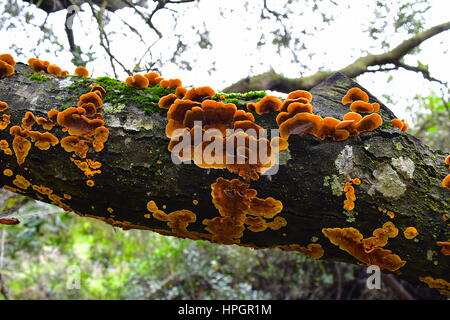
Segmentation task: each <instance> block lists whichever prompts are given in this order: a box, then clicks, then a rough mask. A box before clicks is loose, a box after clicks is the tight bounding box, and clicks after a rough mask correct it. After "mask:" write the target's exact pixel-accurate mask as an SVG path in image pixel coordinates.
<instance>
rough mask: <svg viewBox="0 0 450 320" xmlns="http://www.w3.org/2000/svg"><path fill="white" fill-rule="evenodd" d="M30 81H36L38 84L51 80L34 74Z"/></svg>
mask: <svg viewBox="0 0 450 320" xmlns="http://www.w3.org/2000/svg"><path fill="white" fill-rule="evenodd" d="M29 79H30V80H33V81H36V82H46V81H49V80H50V79H49V78H47V77H44V76H43V75H41V74H40V73H33V74H32V75H31V76H30V77H29Z"/></svg>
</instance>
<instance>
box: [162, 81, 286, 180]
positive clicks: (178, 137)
mask: <svg viewBox="0 0 450 320" xmlns="http://www.w3.org/2000/svg"><path fill="white" fill-rule="evenodd" d="M213 95H215V91H214V90H213V89H212V88H210V87H198V88H191V89H189V90H187V91H186V92H185V94H184V96H183V97H181V96H177V94H176V93H175V94H170V95H167V96H165V97H162V98H161V99H160V103H159V105H160V107H161V108H167V107H168V106H169V105H170V106H169V107H168V111H167V119H168V123H167V126H166V135H167V137H168V138H170V142H169V146H168V149H169V151H170V152H172V154H173V155H175V156H176V157H178V159H179V160H180V161H190V160H193V161H194V163H195V164H196V165H197V166H199V167H201V168H208V169H209V168H214V169H228V171H230V172H232V173H235V174H238V175H239V176H240V177H242V178H244V179H246V180H249V179H252V180H257V179H258V178H259V174H262V173H264V172H266V171H267V170H269V169H270V168H271V167H272V166H273V164H274V163H275V162H274V161H275V160H274V159H275V153H276V152H278V151H279V149H280V148H279V145H281V146H282V147H283V146H286V144H287V141H283V142H282V143H280V141H279V139H278V140H275V141H276V142H277V143H276V145H274V144H272V143H271V141H269V140H268V139H267V138H266V136H267V133H266V130H265V129H264V128H263V127H261V126H259V125H257V124H256V123H255V117H254V116H253V114H251V113H250V112H245V111H243V110H238V109H237V107H236V105H235V104H232V103H223V102H217V101H214V100H211V97H212V96H213ZM261 101H262V100H261ZM271 103H272V102H271Z"/></svg>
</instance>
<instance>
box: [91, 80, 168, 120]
mask: <svg viewBox="0 0 450 320" xmlns="http://www.w3.org/2000/svg"><path fill="white" fill-rule="evenodd" d="M95 83H97V84H99V85H101V86H102V87H104V88H105V89H106V94H105V96H104V99H103V100H104V102H105V103H110V104H112V105H117V104H121V105H125V106H126V105H128V104H131V103H133V104H136V105H137V106H138V107H142V108H144V110H145V112H146V113H147V114H151V113H154V112H158V113H162V112H163V111H164V110H163V109H161V108H160V107H159V106H158V101H159V99H160V98H161V97H163V96H166V95H168V94H171V93H174V92H175V90H174V89H164V88H163V87H161V86H160V85H159V84H157V85H156V86H154V87H150V88H144V89H136V88H134V87H130V86H128V85H126V84H125V83H124V82H121V81H118V80H116V79H112V78H108V77H100V78H97V79H95Z"/></svg>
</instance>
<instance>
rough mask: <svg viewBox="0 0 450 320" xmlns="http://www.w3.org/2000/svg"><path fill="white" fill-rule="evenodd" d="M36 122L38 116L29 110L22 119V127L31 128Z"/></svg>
mask: <svg viewBox="0 0 450 320" xmlns="http://www.w3.org/2000/svg"><path fill="white" fill-rule="evenodd" d="M35 123H36V117H35V116H34V114H33V113H32V112H29V111H27V112H26V113H25V116H24V117H23V119H22V128H23V129H25V130H30V129H31V128H32V127H33V125H34V124H35Z"/></svg>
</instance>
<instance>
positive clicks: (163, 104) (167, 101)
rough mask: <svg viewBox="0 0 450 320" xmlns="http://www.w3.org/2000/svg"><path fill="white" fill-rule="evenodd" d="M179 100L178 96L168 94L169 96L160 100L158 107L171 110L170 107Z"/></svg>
mask: <svg viewBox="0 0 450 320" xmlns="http://www.w3.org/2000/svg"><path fill="white" fill-rule="evenodd" d="M177 99H178V96H177V95H176V94H173V93H171V94H168V95H167V96H164V97H162V98H161V99H159V102H158V105H159V107H160V108H162V109H169V108H170V106H171V105H172V104H173V103H174V102H175V100H177Z"/></svg>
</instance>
